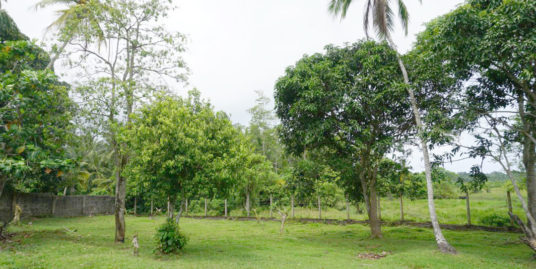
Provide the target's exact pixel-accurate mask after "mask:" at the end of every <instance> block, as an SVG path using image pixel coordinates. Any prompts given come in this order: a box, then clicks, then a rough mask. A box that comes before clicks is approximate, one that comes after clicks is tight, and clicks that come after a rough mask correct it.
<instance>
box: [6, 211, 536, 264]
mask: <svg viewBox="0 0 536 269" xmlns="http://www.w3.org/2000/svg"><path fill="white" fill-rule="evenodd" d="M163 221H164V219H163V218H162V217H160V218H155V219H149V218H147V217H127V238H128V239H129V240H131V238H132V235H134V234H135V233H137V234H138V236H139V240H140V245H141V249H140V256H139V257H134V256H133V255H132V250H131V248H130V245H131V244H130V242H129V243H127V244H124V245H122V244H115V243H113V231H114V220H113V217H112V216H99V217H92V218H88V217H85V218H69V219H62V218H51V219H37V220H34V221H33V224H32V225H27V224H26V225H23V226H20V227H11V228H10V232H16V233H17V235H16V236H15V237H14V238H12V240H14V242H12V243H0V246H1V247H2V248H3V250H2V251H0V268H237V267H241V268H351V267H353V268H356V267H362V266H370V267H373V268H535V267H536V262H535V261H534V260H533V259H532V258H531V255H532V253H531V251H530V250H529V249H528V248H527V247H525V246H524V245H522V244H521V243H520V242H519V240H518V239H517V238H518V235H517V234H510V233H488V232H455V231H445V234H446V236H447V238H448V239H449V240H450V242H451V243H452V244H453V245H454V246H455V247H456V248H457V249H458V251H459V252H460V253H459V254H458V255H456V256H451V255H444V254H441V253H439V252H438V251H437V250H436V247H435V243H434V240H433V235H432V232H431V230H430V229H422V228H414V227H385V228H384V229H383V230H384V236H385V237H384V239H381V240H370V239H368V235H369V231H368V227H367V226H364V225H347V226H339V225H325V224H299V223H289V224H288V225H287V227H286V231H285V234H283V235H279V223H277V222H262V223H256V222H254V221H246V222H244V221H228V220H195V219H183V220H182V223H181V227H182V229H183V231H184V232H185V233H186V234H187V235H188V236H189V238H190V242H189V244H188V245H187V246H186V249H185V250H184V252H183V253H181V254H180V255H172V256H169V257H163V256H160V255H156V254H154V253H153V252H152V249H153V248H154V241H153V235H154V232H155V229H156V227H157V225H159V224H161V223H163ZM74 230H76V231H74ZM382 251H386V252H388V253H390V254H389V255H388V256H387V257H385V258H382V259H379V260H364V259H360V258H358V255H359V254H360V253H371V252H372V253H381V252H382Z"/></svg>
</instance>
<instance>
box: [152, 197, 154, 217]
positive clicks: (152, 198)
mask: <svg viewBox="0 0 536 269" xmlns="http://www.w3.org/2000/svg"><path fill="white" fill-rule="evenodd" d="M153 209H154V203H153V198H151V217H152V216H153V215H154V214H153V212H154V211H153Z"/></svg>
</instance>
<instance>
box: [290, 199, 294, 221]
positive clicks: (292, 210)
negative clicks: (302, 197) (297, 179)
mask: <svg viewBox="0 0 536 269" xmlns="http://www.w3.org/2000/svg"><path fill="white" fill-rule="evenodd" d="M290 208H291V211H290V212H291V216H292V218H294V194H293V195H291V196H290Z"/></svg>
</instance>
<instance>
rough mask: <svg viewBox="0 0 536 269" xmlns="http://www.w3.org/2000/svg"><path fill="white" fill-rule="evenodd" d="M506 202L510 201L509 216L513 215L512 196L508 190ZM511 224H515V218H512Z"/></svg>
mask: <svg viewBox="0 0 536 269" xmlns="http://www.w3.org/2000/svg"><path fill="white" fill-rule="evenodd" d="M506 202H507V203H508V216H510V215H512V214H513V213H514V212H513V210H512V196H511V195H510V191H507V192H506ZM510 226H514V220H513V219H512V218H510Z"/></svg>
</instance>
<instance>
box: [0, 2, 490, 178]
mask: <svg viewBox="0 0 536 269" xmlns="http://www.w3.org/2000/svg"><path fill="white" fill-rule="evenodd" d="M36 2H38V1H37V0H9V1H8V2H7V4H3V5H5V6H4V8H5V9H6V10H7V11H8V13H9V14H10V15H11V16H12V17H13V19H14V20H15V21H16V23H17V24H18V26H19V28H20V29H21V31H22V32H24V33H25V34H26V35H28V36H30V37H31V38H35V39H39V40H41V39H42V38H43V35H44V29H45V28H46V26H47V25H49V24H50V22H52V20H53V19H54V17H55V14H54V11H55V10H57V9H60V8H61V7H60V6H58V7H50V8H49V9H46V10H39V11H35V9H33V8H32V6H33V5H34V4H35V3H36ZM174 2H175V4H176V5H177V7H178V8H177V9H176V10H174V11H173V12H171V14H170V19H169V21H168V22H167V26H168V27H169V30H173V31H179V32H182V33H183V34H185V35H186V36H187V37H188V44H187V52H186V53H185V55H184V57H185V60H186V62H187V64H188V66H189V68H190V69H191V75H190V78H189V85H188V88H184V89H177V92H178V93H180V94H184V93H185V92H186V91H187V90H188V89H190V88H192V87H196V88H198V89H199V90H200V91H201V92H202V94H203V96H204V97H207V98H209V99H210V101H211V103H212V104H214V106H215V107H216V109H218V110H223V111H225V112H227V113H229V114H230V115H231V118H232V120H233V122H239V123H241V124H244V125H246V124H247V123H248V122H249V115H248V113H247V111H246V110H247V109H248V108H249V107H251V106H253V105H254V101H255V93H254V91H255V90H260V91H263V92H264V93H265V94H266V95H267V96H270V97H272V96H273V89H274V83H275V81H276V80H277V78H278V77H280V76H281V75H283V73H284V71H285V68H286V67H287V66H289V65H292V64H294V63H295V62H296V61H297V60H298V59H300V58H301V57H302V56H303V55H304V54H312V53H315V52H322V51H323V48H324V46H325V45H327V44H335V45H343V44H344V43H346V42H354V41H357V40H359V39H362V38H364V37H365V34H364V31H363V27H362V20H363V12H362V9H363V7H364V1H358V0H356V1H355V4H354V6H353V7H352V8H351V9H350V11H349V12H348V16H347V18H346V19H345V20H340V19H339V18H335V17H333V16H332V15H331V14H329V13H328V11H327V7H328V3H329V1H328V0H226V1H221V0H175V1H174ZM405 2H406V4H407V6H408V8H409V10H410V16H411V18H410V24H409V34H408V35H407V36H404V34H403V32H402V31H401V30H399V29H398V30H397V31H396V33H395V35H394V40H395V42H397V43H398V44H399V51H401V52H405V51H407V50H408V49H410V48H411V45H412V43H413V42H414V41H415V35H416V34H417V33H418V32H420V31H422V30H423V29H424V24H425V23H426V22H428V21H430V20H431V19H433V18H435V17H437V16H439V15H442V14H445V13H447V12H449V11H450V10H452V9H454V8H455V7H456V6H457V5H459V4H460V3H462V2H463V1H462V0H442V1H437V0H424V1H422V4H419V1H417V0H407V1H405ZM420 156H421V154H420V152H418V151H417V152H415V153H414V154H413V156H412V158H411V165H412V166H413V168H414V170H422V159H421V158H420ZM473 163H476V161H475V162H471V161H465V162H459V163H454V164H452V165H446V168H448V169H451V170H454V171H468V170H469V168H470V166H471V165H472V164H473ZM486 166H487V167H485V171H486V170H487V171H486V172H489V171H493V170H498V169H496V168H495V166H496V165H494V164H487V165H486ZM486 168H487V169H486Z"/></svg>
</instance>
